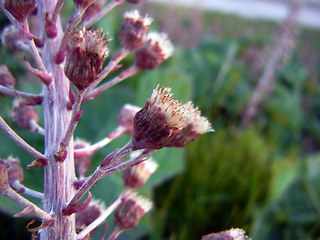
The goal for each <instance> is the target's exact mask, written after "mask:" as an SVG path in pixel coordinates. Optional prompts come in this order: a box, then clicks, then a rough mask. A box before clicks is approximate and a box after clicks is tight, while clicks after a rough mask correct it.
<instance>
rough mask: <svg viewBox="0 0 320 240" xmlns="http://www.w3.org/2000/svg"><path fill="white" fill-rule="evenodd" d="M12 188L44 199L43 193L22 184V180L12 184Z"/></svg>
mask: <svg viewBox="0 0 320 240" xmlns="http://www.w3.org/2000/svg"><path fill="white" fill-rule="evenodd" d="M11 186H12V188H13V189H15V190H16V191H17V192H21V193H24V194H27V195H29V196H31V197H35V198H39V199H43V193H41V192H37V191H35V190H32V189H30V188H27V187H26V186H24V185H22V184H21V183H20V182H18V181H15V182H14V183H13V184H12V185H11Z"/></svg>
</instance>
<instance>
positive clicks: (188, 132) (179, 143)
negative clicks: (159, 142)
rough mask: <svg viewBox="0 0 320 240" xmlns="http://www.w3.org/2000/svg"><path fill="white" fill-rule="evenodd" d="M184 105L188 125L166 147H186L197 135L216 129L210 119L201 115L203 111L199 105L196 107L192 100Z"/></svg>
mask: <svg viewBox="0 0 320 240" xmlns="http://www.w3.org/2000/svg"><path fill="white" fill-rule="evenodd" d="M183 107H184V110H185V113H186V120H187V122H188V125H187V126H186V127H185V128H183V129H182V131H181V132H180V133H179V134H177V135H176V136H174V137H173V138H172V139H171V141H170V142H169V143H168V145H167V146H166V147H184V146H185V145H186V144H187V143H189V142H191V141H193V140H194V139H195V138H196V137H198V136H200V135H202V134H204V133H206V132H210V131H214V130H213V129H212V128H211V124H210V123H209V121H208V119H207V118H205V117H203V116H201V112H200V111H199V110H198V108H197V107H194V105H193V103H192V102H188V103H186V104H184V105H183Z"/></svg>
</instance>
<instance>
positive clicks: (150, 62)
mask: <svg viewBox="0 0 320 240" xmlns="http://www.w3.org/2000/svg"><path fill="white" fill-rule="evenodd" d="M172 52H173V46H172V44H171V42H170V41H169V39H168V37H167V35H166V34H164V33H157V32H151V33H149V34H148V36H147V41H146V43H145V45H144V46H143V47H141V48H140V49H138V50H137V51H136V54H135V64H136V66H137V67H138V68H140V69H144V70H146V69H154V68H156V67H158V66H159V64H160V63H162V62H163V61H164V60H166V59H167V58H168V57H170V56H171V55H172Z"/></svg>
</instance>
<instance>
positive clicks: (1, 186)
mask: <svg viewBox="0 0 320 240" xmlns="http://www.w3.org/2000/svg"><path fill="white" fill-rule="evenodd" d="M8 167H9V166H8V164H7V163H6V162H5V161H3V160H2V159H0V194H4V193H5V192H6V190H7V189H8V188H9V177H8Z"/></svg>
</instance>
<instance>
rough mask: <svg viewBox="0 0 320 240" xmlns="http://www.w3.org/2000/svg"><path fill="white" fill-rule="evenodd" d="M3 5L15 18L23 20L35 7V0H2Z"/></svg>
mask: <svg viewBox="0 0 320 240" xmlns="http://www.w3.org/2000/svg"><path fill="white" fill-rule="evenodd" d="M3 5H4V7H5V9H7V10H8V11H9V12H10V13H11V15H12V16H13V17H14V18H15V19H17V20H18V21H19V22H24V21H25V20H26V18H27V17H28V15H29V14H30V13H31V12H32V10H33V9H34V8H35V0H4V3H3Z"/></svg>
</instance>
